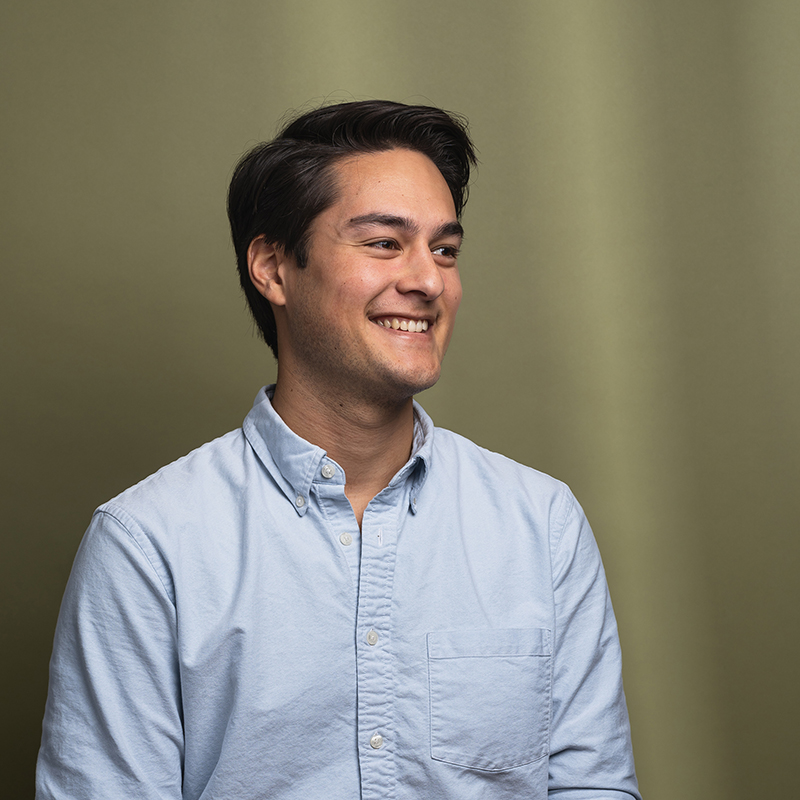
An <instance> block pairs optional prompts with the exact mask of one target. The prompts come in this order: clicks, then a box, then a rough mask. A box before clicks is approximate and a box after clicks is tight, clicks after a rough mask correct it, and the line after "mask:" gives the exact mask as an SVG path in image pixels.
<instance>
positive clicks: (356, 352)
mask: <svg viewBox="0 0 800 800" xmlns="http://www.w3.org/2000/svg"><path fill="white" fill-rule="evenodd" d="M336 175H337V184H338V199H337V201H336V202H335V203H334V204H333V205H332V206H331V207H330V208H328V209H327V210H326V211H324V212H323V213H322V214H320V215H319V216H318V217H317V218H316V219H315V220H314V222H313V224H312V226H311V231H310V234H311V236H310V245H309V249H308V259H307V266H306V267H305V268H304V269H298V268H297V267H296V266H291V267H289V268H288V269H287V270H286V272H285V278H284V280H285V301H286V302H285V306H284V312H285V313H284V315H283V318H284V320H285V325H284V326H282V327H283V330H281V331H280V332H279V363H280V369H281V373H288V372H289V371H291V373H292V374H293V376H294V377H295V378H297V379H300V380H301V381H302V382H303V384H304V385H305V386H306V387H307V388H309V389H312V390H314V391H318V392H320V391H322V392H332V393H333V394H332V396H331V401H332V402H333V401H334V400H335V399H337V398H341V397H346V396H350V397H352V398H354V399H356V398H358V399H362V400H364V399H366V400H370V401H372V402H379V403H395V402H398V401H402V400H406V399H408V398H409V397H411V396H412V395H414V394H416V393H417V392H420V391H422V390H423V389H426V388H428V387H429V386H432V385H433V384H434V383H436V381H437V380H438V378H439V373H440V369H441V363H442V359H443V357H444V354H445V351H446V350H447V345H448V343H449V341H450V336H451V334H452V332H453V324H454V322H455V316H456V311H457V310H458V306H459V302H460V300H461V281H460V279H459V274H458V266H457V263H456V257H457V255H458V249H459V247H460V245H461V226H460V225H459V223H458V221H457V219H456V213H455V207H454V205H453V199H452V197H451V195H450V191H449V189H448V187H447V184H446V182H445V180H444V178H443V177H442V175H441V173H440V172H439V170H438V169H437V168H436V166H435V165H434V164H433V162H432V161H431V160H430V159H429V158H427V156H424V155H422V154H420V153H417V152H413V151H410V150H389V151H386V152H381V153H369V154H362V155H358V156H355V157H353V158H350V159H347V160H345V161H343V162H341V163H340V164H338V165H337V168H336Z"/></svg>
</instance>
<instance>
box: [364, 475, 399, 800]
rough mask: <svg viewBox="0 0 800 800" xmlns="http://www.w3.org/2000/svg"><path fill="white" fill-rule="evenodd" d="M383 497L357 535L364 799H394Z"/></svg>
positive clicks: (390, 545) (391, 533)
mask: <svg viewBox="0 0 800 800" xmlns="http://www.w3.org/2000/svg"><path fill="white" fill-rule="evenodd" d="M401 491H402V490H401ZM383 499H384V500H385V501H386V502H384V503H383V504H381V505H380V506H378V507H377V508H376V507H375V506H371V507H369V508H368V511H367V513H366V514H365V515H364V523H363V525H362V530H361V536H360V541H361V560H360V562H361V563H360V578H359V587H358V620H359V629H360V634H359V637H358V645H357V647H356V658H357V662H358V666H357V677H358V695H357V696H358V727H359V729H360V730H362V731H364V732H365V733H364V739H362V740H361V742H362V744H361V748H360V764H361V790H362V794H361V796H362V798H363V800H378V798H385V797H393V796H394V782H395V763H394V748H393V747H392V738H391V737H392V730H393V725H394V712H393V709H394V684H393V678H392V673H393V665H392V652H391V651H392V648H391V645H390V644H389V643H390V641H391V630H392V628H391V619H392V608H391V597H392V584H393V582H394V566H395V565H394V557H395V550H396V529H397V523H398V519H397V516H396V514H397V509H396V506H393V505H392V503H391V502H390V501H389V498H383ZM392 499H394V498H392ZM406 502H407V501H406ZM405 508H406V509H407V508H408V506H407V505H406V506H405ZM384 509H385V510H384ZM385 637H386V638H385Z"/></svg>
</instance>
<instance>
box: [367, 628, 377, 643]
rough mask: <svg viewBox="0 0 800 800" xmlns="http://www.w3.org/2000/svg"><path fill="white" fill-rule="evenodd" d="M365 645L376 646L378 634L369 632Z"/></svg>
mask: <svg viewBox="0 0 800 800" xmlns="http://www.w3.org/2000/svg"><path fill="white" fill-rule="evenodd" d="M367 644H371V645H375V644H378V634H377V633H375V631H370V632H369V633H368V634H367Z"/></svg>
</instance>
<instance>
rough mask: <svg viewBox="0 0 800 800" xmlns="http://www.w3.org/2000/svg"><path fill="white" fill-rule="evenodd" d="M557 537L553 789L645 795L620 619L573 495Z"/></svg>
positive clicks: (567, 796)
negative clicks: (637, 770)
mask: <svg viewBox="0 0 800 800" xmlns="http://www.w3.org/2000/svg"><path fill="white" fill-rule="evenodd" d="M569 502H570V507H569V508H568V509H567V514H566V522H565V525H564V529H563V532H562V533H561V536H560V537H559V539H558V540H557V541H556V542H555V543H554V554H553V581H554V593H555V610H556V629H555V631H554V660H553V718H552V727H551V739H550V777H549V787H548V788H549V792H548V795H549V796H550V797H553V798H560V799H561V800H631V798H637V800H641V796H640V795H639V791H638V786H637V783H636V776H635V774H634V768H633V753H632V749H631V741H630V727H629V723H628V711H627V708H626V705H625V696H624V694H623V691H622V672H621V668H622V656H621V652H620V646H619V638H618V635H617V623H616V620H615V618H614V611H613V609H612V607H611V599H610V597H609V594H608V587H607V585H606V578H605V573H604V570H603V565H602V562H601V560H600V553H599V551H598V549H597V545H596V543H595V540H594V536H593V535H592V531H591V529H590V528H589V523H588V522H587V521H586V517H585V516H584V514H583V511H582V510H581V508H580V506H579V505H578V503H577V502H576V501H575V499H574V498H573V497H572V496H571V495H570V496H569Z"/></svg>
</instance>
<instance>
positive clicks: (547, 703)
mask: <svg viewBox="0 0 800 800" xmlns="http://www.w3.org/2000/svg"><path fill="white" fill-rule="evenodd" d="M427 639H428V688H429V693H430V718H431V757H432V758H434V759H435V760H437V761H445V762H448V763H450V764H457V765H459V766H462V767H471V768H473V769H482V770H491V771H499V770H506V769H512V768H513V767H518V766H521V765H523V764H528V763H530V762H532V761H536V760H537V759H540V758H543V757H544V756H546V755H547V752H548V747H549V732H550V707H551V680H552V677H551V672H552V668H551V653H552V647H551V642H550V639H551V637H550V631H549V630H548V629H547V628H525V629H507V630H483V631H439V632H436V633H429V634H428V637H427Z"/></svg>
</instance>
